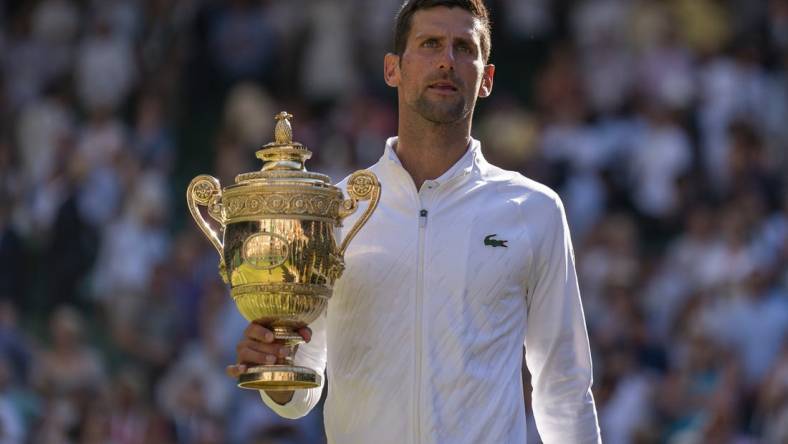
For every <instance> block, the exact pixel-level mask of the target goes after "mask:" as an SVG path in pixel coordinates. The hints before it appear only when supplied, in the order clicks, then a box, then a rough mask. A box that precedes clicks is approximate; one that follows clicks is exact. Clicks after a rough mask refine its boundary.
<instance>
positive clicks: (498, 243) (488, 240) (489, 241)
mask: <svg viewBox="0 0 788 444" xmlns="http://www.w3.org/2000/svg"><path fill="white" fill-rule="evenodd" d="M495 236H497V234H490V235H487V236H485V237H484V245H487V246H490V247H504V248H509V246H508V245H506V243H507V242H509V241H506V240H498V239H493V238H494V237H495Z"/></svg>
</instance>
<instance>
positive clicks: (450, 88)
mask: <svg viewBox="0 0 788 444" xmlns="http://www.w3.org/2000/svg"><path fill="white" fill-rule="evenodd" d="M427 88H428V89H432V90H435V91H440V92H455V91H457V87H456V86H455V85H454V83H452V82H449V81H446V80H441V81H439V82H435V83H431V84H430V85H429V86H427Z"/></svg>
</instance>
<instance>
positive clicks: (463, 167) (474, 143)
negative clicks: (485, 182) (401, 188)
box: [379, 137, 486, 185]
mask: <svg viewBox="0 0 788 444" xmlns="http://www.w3.org/2000/svg"><path fill="white" fill-rule="evenodd" d="M397 141H398V139H397V137H389V138H388V139H387V140H386V148H385V150H384V151H383V156H382V157H381V158H380V161H379V163H380V164H382V166H385V167H387V168H395V169H399V170H401V171H403V172H404V173H405V174H408V173H407V171H405V169H404V167H403V166H402V162H401V161H400V160H399V157H397V152H396V150H395V147H396V146H397ZM485 163H486V161H485V160H484V157H483V156H482V150H481V143H480V142H479V141H478V140H476V139H473V138H471V142H470V143H469V144H468V149H467V150H466V151H465V154H463V156H462V157H461V158H460V160H458V161H457V162H456V163H455V164H454V165H452V166H451V167H450V168H449V169H448V170H447V171H446V172H445V173H443V174H442V175H441V176H440V177H438V178H437V179H434V180H433V181H432V182H435V183H436V184H437V185H441V184H444V183H446V182H449V181H451V180H454V179H458V178H460V177H467V176H470V175H471V174H479V173H480V172H481V168H482V167H483V165H484V164H485Z"/></svg>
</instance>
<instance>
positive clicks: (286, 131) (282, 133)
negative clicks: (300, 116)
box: [274, 111, 293, 145]
mask: <svg viewBox="0 0 788 444" xmlns="http://www.w3.org/2000/svg"><path fill="white" fill-rule="evenodd" d="M274 118H275V119H276V128H274V140H275V141H276V143H277V144H279V145H286V144H290V143H293V127H292V126H290V119H292V118H293V115H292V114H290V113H288V112H287V111H282V112H280V113H279V114H277V115H276V116H274Z"/></svg>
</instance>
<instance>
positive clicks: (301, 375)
mask: <svg viewBox="0 0 788 444" xmlns="http://www.w3.org/2000/svg"><path fill="white" fill-rule="evenodd" d="M320 382H321V376H320V375H318V374H317V372H316V371H314V370H312V369H310V368H306V367H298V366H294V365H259V366H256V367H252V368H250V369H248V370H247V371H246V372H244V373H243V374H242V375H241V376H239V377H238V387H240V388H244V389H249V390H266V391H289V390H298V389H309V388H314V387H319V386H320Z"/></svg>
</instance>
